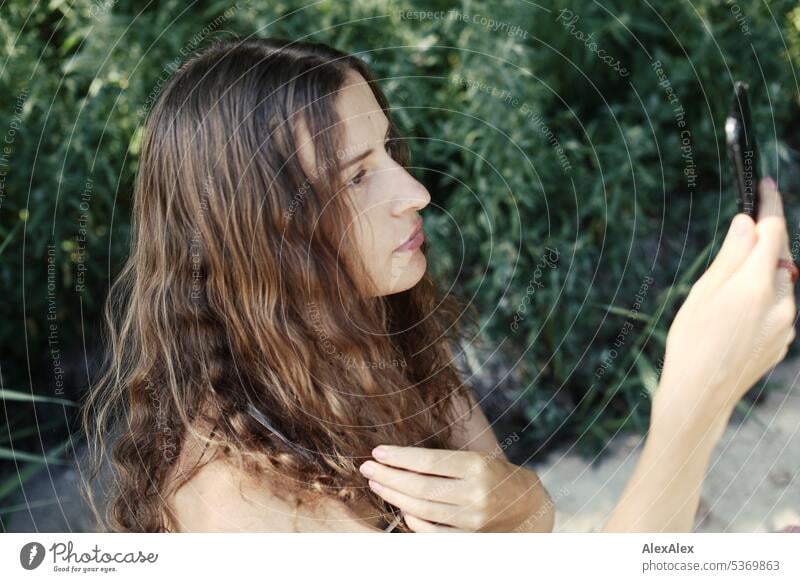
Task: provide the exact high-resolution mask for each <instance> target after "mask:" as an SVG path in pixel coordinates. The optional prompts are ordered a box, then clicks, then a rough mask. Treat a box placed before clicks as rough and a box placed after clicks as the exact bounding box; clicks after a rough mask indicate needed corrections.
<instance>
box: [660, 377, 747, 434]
mask: <svg viewBox="0 0 800 582" xmlns="http://www.w3.org/2000/svg"><path fill="white" fill-rule="evenodd" d="M681 388H683V390H681V391H679V390H678V389H676V388H673V386H672V385H670V384H664V383H662V384H661V385H659V388H658V390H657V392H656V394H655V396H654V397H653V407H652V413H651V419H650V433H651V435H652V436H655V437H656V438H659V439H664V438H666V439H670V440H674V441H675V442H676V443H677V444H679V445H689V444H692V445H698V444H703V445H708V446H710V447H711V448H713V447H714V446H715V445H716V443H717V442H718V441H719V439H720V438H721V437H722V434H723V432H724V431H725V428H726V427H727V426H728V421H729V420H730V417H731V414H733V405H731V404H728V403H721V402H713V401H710V400H709V399H704V398H702V397H700V396H699V395H701V394H703V393H705V394H715V393H718V391H717V390H716V389H711V390H701V387H700V386H698V385H693V384H684V385H683V386H681Z"/></svg>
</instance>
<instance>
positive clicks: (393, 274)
mask: <svg viewBox="0 0 800 582" xmlns="http://www.w3.org/2000/svg"><path fill="white" fill-rule="evenodd" d="M427 266H428V261H427V259H426V258H425V255H424V253H422V252H421V251H419V250H417V251H415V252H414V253H413V255H412V256H411V257H410V258H409V259H407V260H406V261H404V264H403V265H402V267H400V266H399V265H397V264H395V265H393V267H394V268H392V270H391V271H390V274H389V275H388V276H387V277H384V281H389V285H387V289H386V291H385V292H384V293H383V294H384V295H392V294H394V293H402V292H403V291H408V290H409V289H411V288H412V287H413V286H414V285H416V284H417V283H419V282H420V279H422V277H423V276H424V275H425V270H426V268H427Z"/></svg>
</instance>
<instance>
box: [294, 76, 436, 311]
mask: <svg viewBox="0 0 800 582" xmlns="http://www.w3.org/2000/svg"><path fill="white" fill-rule="evenodd" d="M336 107H337V110H338V112H339V116H340V119H341V120H342V131H343V137H344V144H345V147H344V149H343V151H341V152H337V156H338V158H339V160H340V163H341V165H342V167H343V172H344V175H343V180H344V183H345V188H346V190H345V191H344V192H340V195H344V196H349V197H351V199H352V202H353V204H352V206H353V208H354V209H355V216H354V217H353V222H352V223H351V224H350V225H348V227H347V228H349V229H352V230H353V234H354V236H355V240H356V241H357V246H358V249H359V251H360V253H361V256H362V259H363V261H364V263H365V265H366V267H367V271H368V273H369V275H370V276H371V278H372V280H373V281H374V283H375V285H376V287H377V289H378V294H379V295H390V294H392V293H399V292H401V291H405V290H406V289H409V288H411V287H413V286H414V285H416V283H417V282H418V281H419V280H420V279H421V278H422V276H423V275H424V273H425V267H426V261H425V255H424V254H423V253H422V250H421V249H420V248H419V247H420V245H421V244H422V241H423V240H424V234H423V233H422V217H421V216H420V215H419V211H420V210H422V209H423V208H425V206H427V205H428V203H429V202H430V199H431V198H430V194H429V193H428V191H427V189H426V188H425V186H423V185H422V184H421V183H420V182H418V181H417V180H415V179H414V178H413V177H412V176H411V174H409V173H408V172H407V171H406V170H405V169H404V168H403V167H402V166H401V165H400V164H398V163H397V162H396V161H394V160H393V159H392V157H391V156H390V155H389V153H388V150H389V147H388V144H387V143H386V133H387V129H388V126H389V122H388V119H387V118H386V115H385V114H384V113H383V110H382V109H381V107H380V105H379V104H378V102H377V101H376V100H375V96H374V95H373V94H372V90H371V89H370V88H369V86H368V85H367V83H366V81H365V80H364V78H363V77H362V76H361V75H359V74H357V73H351V74H350V76H349V78H348V80H347V81H346V82H345V85H344V87H343V88H342V89H340V90H339V93H338V94H337V100H336ZM301 135H302V137H301V139H300V142H301V151H300V156H301V160H302V163H303V164H304V165H305V167H310V165H311V163H313V162H312V160H313V159H314V150H313V145H312V143H311V141H310V138H309V137H308V133H307V131H305V128H301ZM315 175H319V174H315ZM348 234H350V233H348Z"/></svg>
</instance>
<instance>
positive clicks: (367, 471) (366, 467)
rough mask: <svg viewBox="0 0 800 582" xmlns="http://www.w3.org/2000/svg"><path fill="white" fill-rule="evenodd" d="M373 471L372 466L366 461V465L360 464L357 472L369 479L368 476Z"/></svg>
mask: <svg viewBox="0 0 800 582" xmlns="http://www.w3.org/2000/svg"><path fill="white" fill-rule="evenodd" d="M373 469H374V467H373V466H372V464H371V463H370V461H367V462H366V463H363V464H362V465H361V466H360V467H359V470H360V471H361V472H362V473H363V474H364V475H366V476H367V477H369V476H370V475H372V473H373Z"/></svg>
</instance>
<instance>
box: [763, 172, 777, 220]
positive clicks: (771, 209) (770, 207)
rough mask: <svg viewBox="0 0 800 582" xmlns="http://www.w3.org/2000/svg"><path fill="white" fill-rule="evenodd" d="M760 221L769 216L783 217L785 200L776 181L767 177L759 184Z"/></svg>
mask: <svg viewBox="0 0 800 582" xmlns="http://www.w3.org/2000/svg"><path fill="white" fill-rule="evenodd" d="M758 193H759V204H758V221H759V222H761V219H762V218H766V217H767V216H780V217H783V199H782V198H781V194H780V192H779V191H778V185H777V184H776V183H775V180H773V179H772V178H770V177H769V176H767V177H766V178H763V179H762V180H761V181H760V182H759V183H758Z"/></svg>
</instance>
